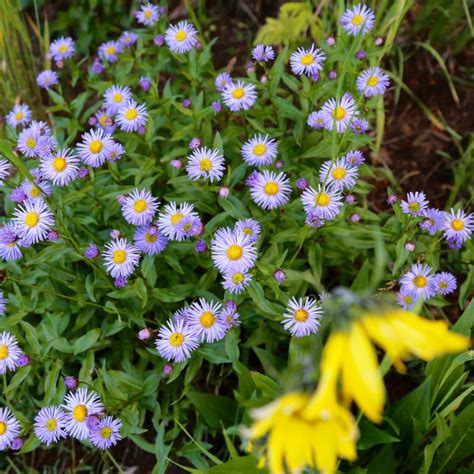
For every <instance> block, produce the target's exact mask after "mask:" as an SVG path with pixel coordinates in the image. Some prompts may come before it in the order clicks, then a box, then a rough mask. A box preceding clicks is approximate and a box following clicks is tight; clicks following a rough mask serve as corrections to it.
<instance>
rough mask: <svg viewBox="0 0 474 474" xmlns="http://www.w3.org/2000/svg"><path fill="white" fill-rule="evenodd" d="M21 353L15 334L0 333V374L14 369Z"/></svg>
mask: <svg viewBox="0 0 474 474" xmlns="http://www.w3.org/2000/svg"><path fill="white" fill-rule="evenodd" d="M2 296H3V295H2ZM21 355H22V352H21V349H20V347H19V346H18V342H17V340H16V338H15V336H13V334H10V333H9V332H6V331H4V332H2V333H0V374H5V373H7V371H9V370H10V371H13V370H15V369H16V368H17V367H18V365H19V359H20V356H21Z"/></svg>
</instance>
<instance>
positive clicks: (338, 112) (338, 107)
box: [321, 92, 358, 133]
mask: <svg viewBox="0 0 474 474" xmlns="http://www.w3.org/2000/svg"><path fill="white" fill-rule="evenodd" d="M321 114H322V117H323V120H324V128H325V129H326V130H329V131H332V130H333V129H335V130H336V132H337V133H344V132H345V131H346V129H347V127H349V125H350V124H351V123H352V120H353V119H354V117H355V116H356V115H357V114H358V111H357V107H356V103H355V100H354V98H353V97H352V95H351V94H349V93H347V92H346V93H345V94H344V95H343V96H342V99H341V100H336V99H335V98H332V99H329V100H328V101H326V102H325V103H324V104H323V106H322V108H321Z"/></svg>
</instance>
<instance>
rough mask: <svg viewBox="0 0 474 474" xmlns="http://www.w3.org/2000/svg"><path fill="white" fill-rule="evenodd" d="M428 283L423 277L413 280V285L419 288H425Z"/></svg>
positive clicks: (418, 276) (419, 276)
mask: <svg viewBox="0 0 474 474" xmlns="http://www.w3.org/2000/svg"><path fill="white" fill-rule="evenodd" d="M427 283H428V280H427V279H426V278H425V277H424V276H423V275H417V276H416V277H415V278H413V284H414V285H415V286H416V287H418V288H424V287H425V286H426V285H427Z"/></svg>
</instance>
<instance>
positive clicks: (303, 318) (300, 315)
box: [295, 308, 309, 323]
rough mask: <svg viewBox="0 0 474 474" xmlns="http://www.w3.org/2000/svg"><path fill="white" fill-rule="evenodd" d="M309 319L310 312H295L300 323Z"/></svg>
mask: <svg viewBox="0 0 474 474" xmlns="http://www.w3.org/2000/svg"><path fill="white" fill-rule="evenodd" d="M308 317H309V314H308V311H306V310H305V309H301V308H300V309H297V310H296V311H295V319H296V320H297V321H298V322H300V323H304V322H305V321H306V320H307V319H308Z"/></svg>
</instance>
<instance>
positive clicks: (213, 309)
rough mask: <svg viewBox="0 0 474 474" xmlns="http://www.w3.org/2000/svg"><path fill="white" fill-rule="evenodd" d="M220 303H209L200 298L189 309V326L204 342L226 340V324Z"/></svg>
mask: <svg viewBox="0 0 474 474" xmlns="http://www.w3.org/2000/svg"><path fill="white" fill-rule="evenodd" d="M221 308H222V306H221V305H220V303H215V302H208V301H206V300H205V299H204V298H200V299H199V300H198V301H196V302H194V303H193V304H192V305H191V306H190V307H189V309H188V325H189V328H190V329H191V330H192V331H194V334H196V336H197V337H199V339H200V340H201V341H202V342H215V341H219V340H221V339H223V338H224V336H225V333H226V326H225V322H224V321H223V319H222V317H221V315H220V311H221Z"/></svg>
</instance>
